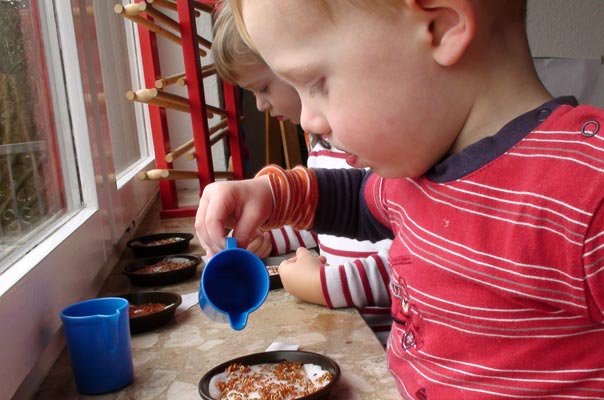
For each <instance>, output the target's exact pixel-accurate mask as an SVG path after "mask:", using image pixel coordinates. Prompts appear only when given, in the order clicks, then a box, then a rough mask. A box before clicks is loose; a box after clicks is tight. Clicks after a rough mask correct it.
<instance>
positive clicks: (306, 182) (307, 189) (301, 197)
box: [256, 165, 318, 229]
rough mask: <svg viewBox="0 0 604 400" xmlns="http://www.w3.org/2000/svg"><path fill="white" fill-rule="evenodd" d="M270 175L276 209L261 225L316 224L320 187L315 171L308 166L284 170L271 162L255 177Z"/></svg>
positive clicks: (265, 227) (295, 225)
mask: <svg viewBox="0 0 604 400" xmlns="http://www.w3.org/2000/svg"><path fill="white" fill-rule="evenodd" d="M264 176H267V177H268V180H269V184H270V188H271V194H272V196H273V212H272V214H271V216H270V217H269V219H268V220H267V221H266V222H265V223H264V224H263V225H262V228H263V229H273V228H276V227H280V226H283V225H291V226H293V227H294V228H296V229H309V228H310V227H312V225H313V223H314V211H315V208H316V205H317V199H318V193H317V192H318V190H317V182H316V177H315V175H314V173H313V172H312V171H311V170H309V169H307V168H305V167H300V166H298V167H295V168H294V169H292V170H284V169H283V168H281V167H279V166H276V165H269V166H266V167H264V168H262V169H261V170H260V172H258V173H257V174H256V178H261V177H264Z"/></svg>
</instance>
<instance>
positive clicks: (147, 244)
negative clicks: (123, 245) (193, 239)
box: [132, 236, 185, 247]
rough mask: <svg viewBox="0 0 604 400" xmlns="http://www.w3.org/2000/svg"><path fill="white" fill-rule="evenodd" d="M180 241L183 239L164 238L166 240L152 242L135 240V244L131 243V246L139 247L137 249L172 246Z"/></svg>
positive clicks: (176, 237)
mask: <svg viewBox="0 0 604 400" xmlns="http://www.w3.org/2000/svg"><path fill="white" fill-rule="evenodd" d="M181 240H185V239H184V238H181V237H178V236H174V237H171V238H166V239H158V240H152V241H150V242H142V241H140V240H137V241H135V242H132V245H133V246H139V247H150V246H161V245H164V244H172V243H176V242H180V241H181Z"/></svg>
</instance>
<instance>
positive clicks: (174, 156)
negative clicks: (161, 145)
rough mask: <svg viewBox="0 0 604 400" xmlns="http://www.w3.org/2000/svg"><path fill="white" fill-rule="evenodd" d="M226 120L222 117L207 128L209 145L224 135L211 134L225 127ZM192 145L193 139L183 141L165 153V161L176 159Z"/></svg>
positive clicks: (193, 143)
mask: <svg viewBox="0 0 604 400" xmlns="http://www.w3.org/2000/svg"><path fill="white" fill-rule="evenodd" d="M227 122H228V121H227V119H226V118H225V119H222V120H220V122H218V123H217V124H216V125H214V126H212V127H211V128H210V129H208V135H210V146H211V145H213V144H214V143H216V142H217V141H218V140H220V139H222V138H223V137H224V136H225V134H222V135H221V136H220V137H218V138H216V136H215V135H213V134H214V133H215V132H217V131H218V130H220V129H223V128H224V127H226V126H227ZM226 133H228V130H227V131H226ZM194 145H195V142H194V141H193V139H191V140H189V141H187V142H185V143H183V144H182V145H180V146H179V147H177V148H176V149H174V150H173V151H171V152H170V153H168V154H166V162H169V163H171V162H174V160H176V159H177V158H178V157H180V156H182V155H183V154H184V153H186V152H187V151H189V150H190V149H191V148H193V146H194ZM193 154H195V153H193Z"/></svg>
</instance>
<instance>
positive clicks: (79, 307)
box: [61, 297, 134, 394]
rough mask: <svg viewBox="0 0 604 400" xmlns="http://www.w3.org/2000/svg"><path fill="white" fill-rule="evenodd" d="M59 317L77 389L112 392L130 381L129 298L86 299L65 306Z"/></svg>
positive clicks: (87, 391)
mask: <svg viewBox="0 0 604 400" xmlns="http://www.w3.org/2000/svg"><path fill="white" fill-rule="evenodd" d="M61 319H62V321H63V327H64V330H65V336H66V339H67V349H68V351H69V356H70V358H71V366H72V369H73V374H74V377H75V382H76V386H77V388H78V391H79V392H80V393H82V394H100V393H108V392H113V391H116V390H118V389H121V388H123V387H124V386H126V385H129V384H130V383H131V382H132V379H133V377H134V370H133V365H132V347H131V343H130V324H129V319H128V300H126V299H123V298H119V297H102V298H98V299H92V300H86V301H83V302H80V303H76V304H73V305H71V306H69V307H66V308H65V309H64V310H63V311H62V312H61Z"/></svg>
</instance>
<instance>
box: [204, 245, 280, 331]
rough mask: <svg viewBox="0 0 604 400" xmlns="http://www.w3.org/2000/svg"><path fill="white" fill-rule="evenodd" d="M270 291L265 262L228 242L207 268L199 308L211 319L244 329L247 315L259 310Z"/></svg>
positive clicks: (208, 263)
mask: <svg viewBox="0 0 604 400" xmlns="http://www.w3.org/2000/svg"><path fill="white" fill-rule="evenodd" d="M268 290H269V277H268V271H267V269H266V266H265V265H264V263H263V262H262V260H261V259H260V258H259V257H258V256H256V255H255V254H254V253H252V252H251V251H248V250H245V249H241V248H238V247H237V241H236V239H235V238H232V237H229V238H227V239H226V249H224V250H222V251H219V252H218V253H216V254H215V255H214V256H213V257H212V258H211V259H210V260H209V261H208V262H207V263H206V265H205V267H204V269H203V273H202V274H201V282H200V285H199V306H200V307H201V309H202V311H203V312H204V313H205V314H206V315H207V316H208V317H209V318H211V319H212V320H214V321H218V322H224V323H227V322H228V323H230V325H231V327H232V328H233V329H235V330H237V331H239V330H242V329H243V328H245V326H246V324H247V320H248V315H249V314H250V313H251V312H253V311H255V310H256V309H258V308H259V307H260V306H261V305H262V303H264V300H265V299H266V296H267V295H268Z"/></svg>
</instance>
